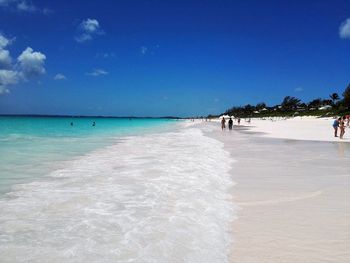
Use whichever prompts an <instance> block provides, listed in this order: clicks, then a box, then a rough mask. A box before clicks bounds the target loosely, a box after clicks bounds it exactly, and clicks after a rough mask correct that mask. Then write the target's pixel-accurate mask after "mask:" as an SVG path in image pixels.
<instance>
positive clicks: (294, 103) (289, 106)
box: [281, 96, 300, 110]
mask: <svg viewBox="0 0 350 263" xmlns="http://www.w3.org/2000/svg"><path fill="white" fill-rule="evenodd" d="M299 105H300V99H298V98H295V97H291V96H286V97H285V98H284V99H283V101H282V103H281V106H282V109H284V110H295V109H296V108H297V107H298V106H299Z"/></svg>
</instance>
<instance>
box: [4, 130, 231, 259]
mask: <svg viewBox="0 0 350 263" xmlns="http://www.w3.org/2000/svg"><path fill="white" fill-rule="evenodd" d="M230 164H231V158H230V156H229V153H227V152H226V151H225V150H224V149H223V145H222V143H220V142H218V141H216V140H214V139H211V138H208V137H205V136H204V135H203V134H202V132H201V131H200V130H198V129H196V128H192V127H187V128H183V129H180V130H177V131H173V132H166V133H160V134H153V135H152V134H151V135H150V134H148V135H144V136H135V137H127V138H126V139H125V140H124V141H122V142H121V143H118V144H116V145H113V146H110V147H107V148H104V149H102V150H98V151H95V152H92V153H90V154H89V155H86V156H84V157H81V158H80V159H77V160H75V161H72V162H71V163H69V164H67V166H66V168H65V169H61V170H57V171H55V172H53V173H51V174H50V175H49V176H47V177H46V178H45V180H42V181H40V182H33V183H30V184H23V185H19V186H17V187H16V189H15V190H14V191H13V192H11V193H9V194H8V195H7V196H6V198H2V199H1V200H0V226H1V228H0V258H1V262H210V263H213V262H227V261H228V250H229V245H230V241H231V234H230V222H231V220H232V219H233V216H234V211H233V206H232V202H231V195H230V193H229V192H230V191H229V190H230V188H231V187H232V185H233V182H232V179H231V178H230V175H229V173H228V171H229V169H230Z"/></svg>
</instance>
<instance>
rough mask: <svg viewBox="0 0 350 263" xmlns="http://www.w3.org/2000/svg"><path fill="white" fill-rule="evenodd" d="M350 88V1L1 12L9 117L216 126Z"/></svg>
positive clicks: (5, 3)
mask: <svg viewBox="0 0 350 263" xmlns="http://www.w3.org/2000/svg"><path fill="white" fill-rule="evenodd" d="M349 82H350V1H348V0H343V1H342V0H339V1H336V0H335V1H323V0H315V1H312V0H309V1H260V0H259V1H258V0H256V1H252V0H250V1H249V0H245V1H243V0H242V1H234V0H201V1H199V0H186V1H184V0H174V1H173V0H171V1H170V0H148V1H143V0H138V1H136V0H125V1H112V0H110V1H103V0H100V1H64V0H62V1H40V0H32V1H29V0H0V114H74V115H113V116H130V115H134V116H165V115H177V116H189V115H207V114H210V113H213V114H216V113H221V112H223V111H225V110H226V109H227V108H229V107H231V106H234V105H236V106H238V105H244V104H247V103H251V104H256V103H258V102H263V101H264V102H266V103H267V104H270V105H271V104H277V103H279V102H280V101H281V100H282V99H283V97H284V96H286V95H291V96H296V97H299V98H301V99H302V100H305V101H308V100H311V99H313V98H316V97H324V98H325V97H327V96H328V95H329V94H330V93H332V92H338V93H342V91H343V90H344V89H345V87H346V86H347V85H348V84H349Z"/></svg>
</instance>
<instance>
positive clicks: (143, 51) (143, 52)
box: [140, 46, 148, 56]
mask: <svg viewBox="0 0 350 263" xmlns="http://www.w3.org/2000/svg"><path fill="white" fill-rule="evenodd" d="M147 50H148V48H147V47H145V46H142V47H141V50H140V51H141V55H142V56H144V55H146V53H147Z"/></svg>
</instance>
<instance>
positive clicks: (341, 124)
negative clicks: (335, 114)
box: [333, 115, 350, 139]
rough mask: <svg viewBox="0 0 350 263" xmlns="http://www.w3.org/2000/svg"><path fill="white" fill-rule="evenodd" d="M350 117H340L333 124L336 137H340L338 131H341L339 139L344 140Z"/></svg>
mask: <svg viewBox="0 0 350 263" xmlns="http://www.w3.org/2000/svg"><path fill="white" fill-rule="evenodd" d="M349 124H350V116H349V115H348V116H343V117H339V118H337V119H335V120H334V122H333V129H334V137H338V129H339V130H340V134H339V138H340V139H343V137H344V134H345V127H346V126H347V127H349Z"/></svg>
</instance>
